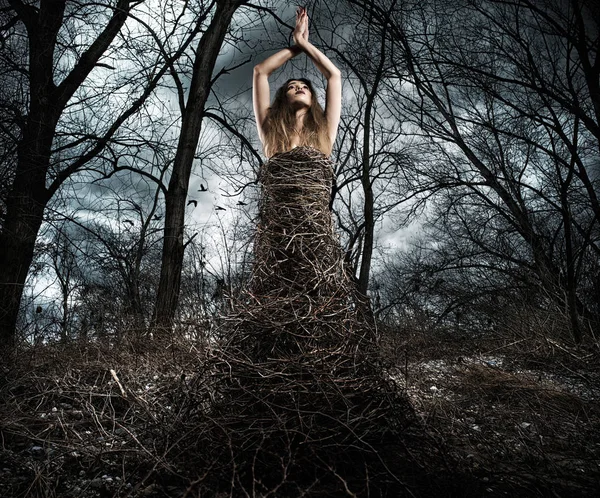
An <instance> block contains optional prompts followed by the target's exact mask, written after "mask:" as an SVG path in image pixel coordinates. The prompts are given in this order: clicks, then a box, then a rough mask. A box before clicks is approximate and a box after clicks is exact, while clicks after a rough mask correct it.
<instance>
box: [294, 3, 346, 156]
mask: <svg viewBox="0 0 600 498" xmlns="http://www.w3.org/2000/svg"><path fill="white" fill-rule="evenodd" d="M293 37H294V43H295V44H296V45H295V46H296V47H300V49H301V50H302V51H303V52H306V55H308V56H309V57H310V59H311V60H312V61H313V62H314V64H315V66H317V69H318V70H319V71H321V73H322V74H323V76H325V79H326V80H327V90H326V92H325V99H326V102H325V116H326V117H327V128H328V134H329V139H330V141H331V145H332V146H333V142H335V137H336V136H337V130H338V126H339V124H340V115H341V113H342V74H341V72H340V70H339V69H338V68H337V67H336V66H335V64H334V63H333V62H331V60H329V58H328V57H327V56H326V55H325V54H324V53H323V52H321V51H320V50H319V49H318V48H317V47H315V46H314V45H313V44H312V43H310V42H309V41H308V14H307V13H306V9H305V8H304V7H299V8H298V11H297V12H296V29H295V30H294V33H293Z"/></svg>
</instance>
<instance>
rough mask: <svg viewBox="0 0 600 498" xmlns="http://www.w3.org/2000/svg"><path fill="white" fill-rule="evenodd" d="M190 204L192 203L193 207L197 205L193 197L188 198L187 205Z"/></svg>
mask: <svg viewBox="0 0 600 498" xmlns="http://www.w3.org/2000/svg"><path fill="white" fill-rule="evenodd" d="M190 204H193V205H194V207H198V201H195V200H194V199H190V200H189V201H188V203H187V205H188V206H189V205H190Z"/></svg>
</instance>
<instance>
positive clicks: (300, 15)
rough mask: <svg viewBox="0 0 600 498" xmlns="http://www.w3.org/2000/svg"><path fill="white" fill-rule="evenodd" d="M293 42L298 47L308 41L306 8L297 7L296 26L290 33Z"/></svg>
mask: <svg viewBox="0 0 600 498" xmlns="http://www.w3.org/2000/svg"><path fill="white" fill-rule="evenodd" d="M292 37H293V38H294V43H295V44H296V45H298V46H299V47H302V45H303V44H304V43H305V42H307V41H308V14H307V13H306V8H304V7H298V9H297V10H296V28H295V29H294V32H293V33H292Z"/></svg>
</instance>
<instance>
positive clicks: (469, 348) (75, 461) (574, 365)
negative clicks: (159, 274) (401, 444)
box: [0, 333, 600, 498]
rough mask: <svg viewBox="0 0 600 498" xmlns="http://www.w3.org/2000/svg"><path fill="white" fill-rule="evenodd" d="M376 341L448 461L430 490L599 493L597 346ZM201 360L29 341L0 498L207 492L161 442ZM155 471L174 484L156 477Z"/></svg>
mask: <svg viewBox="0 0 600 498" xmlns="http://www.w3.org/2000/svg"><path fill="white" fill-rule="evenodd" d="M383 347H384V351H385V354H386V356H387V357H388V358H393V360H394V363H395V365H396V367H395V368H393V369H392V371H391V372H392V373H391V375H392V377H393V379H394V381H395V382H396V383H397V384H398V385H399V386H400V388H401V389H402V390H403V391H404V392H405V394H406V395H407V396H408V398H409V399H410V402H411V404H412V406H413V407H414V410H415V412H416V414H417V418H418V420H419V422H420V425H421V427H422V429H423V430H424V431H425V432H426V433H427V434H428V437H429V438H430V439H431V440H432V441H434V442H435V444H436V445H437V446H438V447H439V448H440V452H441V454H443V455H444V458H445V460H446V462H447V466H446V468H439V469H435V468H433V469H429V470H428V471H429V472H430V474H431V475H435V473H436V472H437V471H438V470H439V472H440V473H446V479H452V475H456V476H457V477H456V482H453V483H449V484H450V485H449V487H448V491H447V493H446V494H444V493H443V492H439V491H438V492H437V493H436V494H435V496H457V497H461V496H494V497H495V496H511V497H513V496H517V497H520V496H549V497H550V496H552V497H570V496H598V491H599V490H600V351H599V349H598V345H587V346H579V347H573V346H569V345H566V344H564V343H561V342H558V341H557V340H550V339H548V338H540V337H537V338H535V337H528V338H515V337H513V338H511V339H505V338H504V339H502V338H494V337H490V336H486V337H478V338H474V337H472V336H469V337H467V336H461V335H460V334H456V333H455V334H449V333H446V334H431V333H430V334H426V333H420V334H416V333H411V334H405V335H401V334H390V335H388V339H387V340H386V341H384V343H383ZM201 358H202V352H201V351H200V350H199V349H197V347H196V346H195V345H194V344H191V343H186V342H184V341H180V342H179V343H178V344H177V345H174V344H170V345H165V344H158V343H152V342H151V341H147V344H146V345H144V346H140V345H136V346H133V345H127V346H120V347H110V348H109V347H105V346H100V345H91V344H85V345H79V346H78V345H75V344H71V345H69V346H58V345H53V346H39V347H35V348H30V349H28V350H23V351H20V352H19V353H18V354H17V356H12V357H11V358H8V359H5V361H4V363H3V365H2V367H0V368H1V372H0V374H1V375H0V438H1V439H0V443H1V447H0V497H2V498H13V497H14V498H16V497H36V498H37V497H39V498H42V497H44V498H46V497H72V498H79V497H112V496H119V497H125V496H131V497H138V496H139V497H142V496H144V497H159V496H169V497H175V496H178V497H179V496H212V495H211V494H209V493H206V490H205V492H204V493H199V492H194V491H193V490H194V489H195V488H194V486H193V485H192V484H193V483H191V484H190V482H189V479H188V481H187V484H186V478H185V476H186V475H191V474H190V472H186V469H184V468H182V465H183V466H185V462H186V461H189V466H194V465H197V462H196V460H195V459H194V458H193V456H192V455H178V458H177V459H176V460H177V464H174V463H172V462H170V461H169V457H168V455H169V449H168V448H174V447H175V446H176V445H175V443H174V442H173V441H166V443H165V440H167V439H169V438H173V432H174V431H173V427H172V426H171V425H170V424H171V420H172V419H175V418H177V417H181V416H182V414H181V408H180V407H181V406H183V405H184V404H185V403H184V401H185V399H186V397H187V398H189V396H190V392H191V390H190V386H191V385H192V384H193V381H192V379H193V378H194V376H195V375H196V374H195V372H197V371H198V370H201V361H202V360H201ZM175 432H176V431H175ZM169 434H170V436H168V437H167V436H166V435H169ZM181 437H189V434H187V435H181ZM158 440H161V441H162V442H161V443H160V444H158V443H157V441H158ZM407 449H408V451H409V452H411V451H413V450H414V451H417V452H418V448H411V447H408V448H407ZM433 461H434V460H432V462H433ZM435 461H436V462H438V463H435V465H439V459H435ZM182 462H184V463H182ZM449 468H450V469H451V471H450V472H449V471H448V469H449ZM188 470H189V469H188ZM165 472H167V473H170V474H171V475H177V476H179V477H181V478H180V479H171V480H170V481H169V480H164V479H158V478H157V476H158V475H160V474H162V475H164V474H165ZM182 476H183V477H182ZM448 476H449V477H448ZM202 478H203V477H202V475H199V476H198V479H202ZM342 491H344V490H342ZM411 493H412V495H414V496H425V497H427V496H434V495H433V494H432V493H431V492H430V491H427V490H424V489H423V490H421V491H419V490H416V489H415V490H412V492H409V491H407V495H410V494H411ZM231 494H232V495H233V496H237V495H236V494H235V493H234V492H232V493H231ZM341 494H344V493H341ZM215 495H217V494H216V493H215ZM228 495H229V494H226V493H224V494H220V495H218V496H228ZM272 496H283V495H279V494H277V493H274V494H273V495H272ZM306 496H311V493H310V492H307V493H306ZM348 496H351V493H350V492H349V493H348Z"/></svg>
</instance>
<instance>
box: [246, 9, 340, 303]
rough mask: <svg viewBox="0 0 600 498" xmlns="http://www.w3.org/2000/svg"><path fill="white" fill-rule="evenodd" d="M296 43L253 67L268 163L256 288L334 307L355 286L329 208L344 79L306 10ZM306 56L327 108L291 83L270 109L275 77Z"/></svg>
mask: <svg viewBox="0 0 600 498" xmlns="http://www.w3.org/2000/svg"><path fill="white" fill-rule="evenodd" d="M293 38H294V43H295V45H294V46H292V47H290V48H285V49H283V50H281V51H279V52H277V53H276V54H274V55H272V56H271V57H269V58H267V59H266V60H265V61H263V62H261V63H260V64H258V65H257V66H256V67H255V68H254V82H253V100H254V113H255V116H256V126H257V128H258V135H259V137H260V140H261V142H262V144H263V148H264V152H265V155H266V156H267V157H268V158H269V160H268V161H267V162H266V163H265V164H264V165H263V166H262V168H261V171H260V182H261V186H262V191H261V199H260V206H259V211H260V212H259V218H260V222H259V225H258V227H257V232H256V238H255V245H254V254H255V261H254V270H253V275H252V281H251V285H250V287H251V290H252V293H253V294H254V295H255V296H267V295H268V296H270V298H272V297H274V296H278V297H282V298H284V299H292V300H296V299H297V298H298V296H305V297H306V298H307V299H310V300H311V302H315V301H314V300H315V299H317V301H320V299H319V296H320V297H322V298H323V299H324V300H325V301H326V302H329V301H330V300H331V299H332V297H333V296H334V295H335V296H340V295H343V296H346V295H347V290H348V287H349V283H350V282H349V280H348V277H347V275H346V273H345V271H344V268H343V253H342V250H341V247H340V245H339V242H338V239H337V236H336V235H335V233H334V231H333V224H332V219H331V212H330V210H329V201H330V195H331V182H332V178H333V165H332V162H331V161H330V160H329V158H328V156H329V155H330V154H331V150H332V147H333V143H334V141H335V137H336V134H337V129H338V124H339V121H340V111H341V76H340V71H339V70H338V69H337V68H336V67H335V66H334V65H333V63H332V62H331V61H330V60H329V59H328V58H327V57H326V56H325V55H323V53H321V52H320V51H319V50H318V49H317V48H315V46H314V45H312V44H311V43H310V42H309V41H308V16H307V14H306V10H305V9H304V8H299V9H298V11H297V13H296V27H295V29H294V33H293ZM301 52H304V53H306V54H307V56H308V57H309V58H310V59H311V60H312V61H313V62H314V64H315V65H316V66H317V68H318V69H319V70H320V71H321V73H323V75H324V76H325V78H326V79H327V91H326V97H327V102H326V106H325V111H323V109H322V108H321V106H320V105H319V103H318V101H317V99H316V96H315V93H314V90H313V87H312V85H311V84H310V82H309V81H307V80H305V79H291V80H288V81H287V82H286V84H285V85H283V86H282V87H281V88H280V89H279V90H278V91H277V93H276V95H275V98H274V100H273V104H272V105H269V97H270V96H269V76H270V75H271V74H272V73H273V71H275V70H276V69H278V68H279V67H281V66H282V65H283V64H284V63H285V62H287V61H288V60H290V59H291V58H292V57H295V56H296V55H298V54H300V53H301ZM343 299H345V298H343ZM309 304H310V303H309ZM278 308H279V309H281V310H283V309H285V306H282V305H281V304H279V305H278ZM310 308H311V305H309V306H308V308H307V309H310ZM294 309H295V312H297V311H298V308H294Z"/></svg>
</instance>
